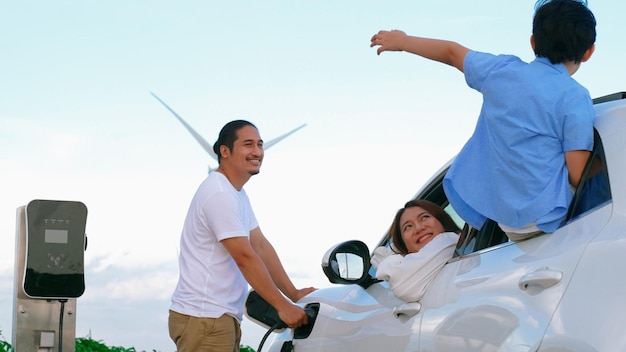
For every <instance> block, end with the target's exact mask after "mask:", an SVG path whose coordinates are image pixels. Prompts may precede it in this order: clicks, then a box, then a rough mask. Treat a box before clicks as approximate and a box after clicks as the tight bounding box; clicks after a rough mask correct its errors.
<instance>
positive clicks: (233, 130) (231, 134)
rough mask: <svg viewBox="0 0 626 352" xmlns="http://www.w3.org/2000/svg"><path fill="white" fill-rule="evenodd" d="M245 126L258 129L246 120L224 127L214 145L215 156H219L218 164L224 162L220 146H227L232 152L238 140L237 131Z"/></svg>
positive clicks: (232, 122)
mask: <svg viewBox="0 0 626 352" xmlns="http://www.w3.org/2000/svg"><path fill="white" fill-rule="evenodd" d="M245 126H252V127H254V128H256V126H255V125H254V124H253V123H252V122H249V121H246V120H234V121H231V122H229V123H227V124H226V125H224V127H222V130H221V131H220V135H219V137H218V138H217V141H216V142H215V144H213V151H214V152H215V154H217V162H218V163H219V162H220V161H221V160H222V153H220V146H222V145H225V146H226V147H227V148H228V149H229V150H231V151H232V150H233V146H234V145H235V141H236V140H237V131H239V130H240V129H242V128H243V127H245Z"/></svg>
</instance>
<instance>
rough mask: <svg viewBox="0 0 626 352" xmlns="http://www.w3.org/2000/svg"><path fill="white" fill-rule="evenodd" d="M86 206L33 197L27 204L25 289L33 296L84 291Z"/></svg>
mask: <svg viewBox="0 0 626 352" xmlns="http://www.w3.org/2000/svg"><path fill="white" fill-rule="evenodd" d="M86 220H87V207H86V206H85V205H84V204H83V203H80V202H70V201H52V200H33V201H31V202H30V203H29V204H28V205H27V207H26V225H27V229H26V242H27V243H26V265H25V273H24V283H23V285H24V287H23V288H24V293H26V295H27V296H29V297H32V298H76V297H79V296H81V295H82V294H83V292H84V291H85V277H84V251H85V224H86Z"/></svg>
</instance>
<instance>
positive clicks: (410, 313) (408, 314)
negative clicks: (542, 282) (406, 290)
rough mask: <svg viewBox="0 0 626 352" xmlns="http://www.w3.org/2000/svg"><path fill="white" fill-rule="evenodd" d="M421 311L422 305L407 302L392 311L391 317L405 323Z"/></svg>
mask: <svg viewBox="0 0 626 352" xmlns="http://www.w3.org/2000/svg"><path fill="white" fill-rule="evenodd" d="M420 310H422V304H421V303H420V302H409V303H405V304H401V305H399V306H397V307H395V308H394V309H393V316H394V317H396V319H399V320H401V321H407V320H409V319H410V318H412V317H414V316H415V315H416V314H417V313H419V312H420Z"/></svg>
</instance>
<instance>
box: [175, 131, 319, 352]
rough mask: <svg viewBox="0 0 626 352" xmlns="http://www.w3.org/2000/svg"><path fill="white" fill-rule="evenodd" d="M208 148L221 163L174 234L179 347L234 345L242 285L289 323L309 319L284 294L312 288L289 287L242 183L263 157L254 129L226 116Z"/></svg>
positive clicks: (206, 348)
mask: <svg viewBox="0 0 626 352" xmlns="http://www.w3.org/2000/svg"><path fill="white" fill-rule="evenodd" d="M213 150H214V151H215V153H216V154H217V156H218V162H219V167H218V168H217V170H216V171H214V172H211V173H210V174H209V176H208V177H207V178H206V179H205V180H204V181H203V182H202V184H201V185H200V187H198V190H197V191H196V194H195V195H194V197H193V199H192V201H191V205H190V206H189V210H188V212H187V217H186V219H185V223H184V226H183V230H182V234H181V239H180V257H179V266H180V275H179V280H178V285H177V286H176V290H175V291H174V294H173V295H172V305H171V307H170V315H169V322H168V325H169V332H170V337H171V338H172V340H173V341H174V343H176V347H177V350H178V351H179V352H183V351H225V352H231V351H233V352H237V351H239V342H240V340H241V330H240V327H239V324H240V323H241V319H242V316H243V305H244V300H245V297H246V293H247V290H248V284H250V286H252V288H253V289H254V290H256V291H257V292H258V293H259V294H260V295H261V296H262V297H263V298H264V299H265V300H267V301H268V302H269V303H270V304H271V305H272V306H273V307H274V308H276V310H277V311H278V315H279V317H280V318H281V320H282V321H283V322H285V323H286V324H287V325H288V326H289V327H290V328H295V327H298V326H302V325H304V324H306V323H307V317H306V314H305V312H304V310H303V309H302V308H300V307H299V306H297V305H295V304H293V303H292V302H290V301H289V299H290V300H291V301H293V302H296V301H298V300H299V299H300V298H302V297H303V296H305V295H307V294H309V293H310V292H312V291H313V290H315V289H314V288H312V287H309V288H304V289H296V287H295V286H294V285H293V283H292V282H291V280H290V279H289V277H288V276H287V273H286V272H285V269H284V268H283V266H282V264H281V262H280V259H279V258H278V255H277V254H276V251H275V250H274V248H273V247H272V245H271V244H270V242H269V241H268V240H267V239H266V238H265V236H264V235H263V233H262V232H261V229H260V228H259V224H258V223H257V220H256V218H255V216H254V212H253V211H252V207H251V206H250V201H249V200H248V196H247V195H246V192H245V191H244V189H243V186H244V184H245V183H246V182H247V181H248V180H249V179H250V177H252V175H256V174H258V173H259V170H260V167H261V162H262V161H263V155H264V152H263V140H262V139H261V137H260V136H259V131H258V130H257V128H256V127H255V126H254V125H253V124H252V123H250V122H248V121H243V120H236V121H232V122H229V123H228V124H226V125H225V126H224V127H223V128H222V130H221V131H220V135H219V138H218V140H217V142H216V143H215V145H214V146H213ZM281 292H282V293H281ZM283 294H284V295H283ZM285 296H286V297H287V298H289V299H287V298H285Z"/></svg>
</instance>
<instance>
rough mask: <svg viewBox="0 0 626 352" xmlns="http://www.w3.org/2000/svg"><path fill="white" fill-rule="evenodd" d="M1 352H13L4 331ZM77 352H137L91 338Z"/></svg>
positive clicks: (245, 351) (80, 341) (248, 350)
mask: <svg viewBox="0 0 626 352" xmlns="http://www.w3.org/2000/svg"><path fill="white" fill-rule="evenodd" d="M239 351H240V352H254V349H252V347H249V346H239ZM0 352H13V348H12V347H11V344H10V343H8V342H7V341H6V340H5V338H4V336H2V331H1V330H0ZM76 352H137V350H136V349H135V347H130V348H124V347H116V346H112V347H108V346H106V345H105V344H104V343H102V341H96V340H93V339H92V338H91V336H90V337H79V338H77V339H76ZM152 352H157V350H152Z"/></svg>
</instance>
